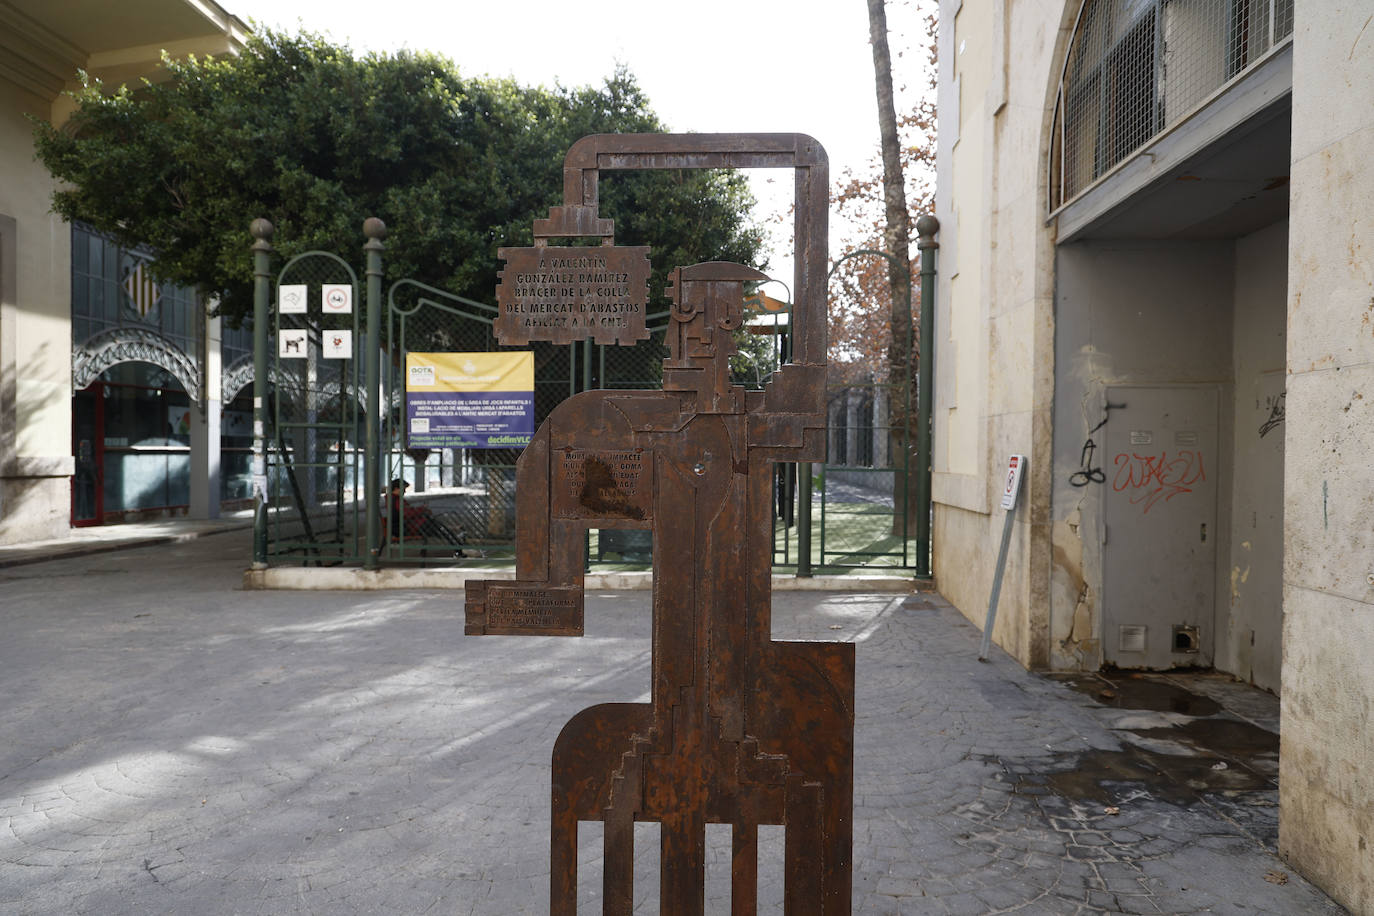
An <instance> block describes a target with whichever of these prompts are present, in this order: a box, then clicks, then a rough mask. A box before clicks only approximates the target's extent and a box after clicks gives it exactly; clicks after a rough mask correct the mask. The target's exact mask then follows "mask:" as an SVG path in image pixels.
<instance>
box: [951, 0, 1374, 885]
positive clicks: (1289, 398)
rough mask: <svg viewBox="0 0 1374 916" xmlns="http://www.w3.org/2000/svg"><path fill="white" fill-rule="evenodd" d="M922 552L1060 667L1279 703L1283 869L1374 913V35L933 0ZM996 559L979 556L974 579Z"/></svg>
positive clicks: (1028, 651)
mask: <svg viewBox="0 0 1374 916" xmlns="http://www.w3.org/2000/svg"><path fill="white" fill-rule="evenodd" d="M939 43H940V44H939V50H940V90H939V91H940V116H941V117H940V135H939V165H938V176H939V177H938V180H939V191H938V209H937V214H936V215H937V216H938V217H939V220H940V225H941V230H940V234H939V243H940V283H941V285H940V289H939V293H938V297H937V303H936V309H937V311H936V325H937V329H936V335H935V340H934V359H935V366H936V374H937V378H936V385H935V411H934V424H935V431H934V437H935V442H936V445H935V453H934V455H933V467H934V480H933V492H934V500H935V508H934V557H935V561H934V562H935V574H936V578H937V581H938V584H939V587H940V589H941V591H942V592H943V593H944V594H945V595H947V596H948V597H949V598H950V599H951V600H952V601H953V602H954V603H955V604H956V605H957V606H959V607H960V608H961V610H962V611H963V612H964V613H965V614H966V615H968V616H969V617H970V618H972V619H974V620H976V621H978V622H980V623H981V621H982V619H983V611H984V609H985V608H986V606H987V599H988V595H989V592H990V588H991V580H992V577H993V567H994V563H993V562H992V560H993V558H994V557H995V555H996V550H997V544H998V541H999V538H1000V531H1001V527H1002V515H1001V509H1000V507H999V506H998V503H997V500H996V498H995V496H996V495H997V494H998V493H999V492H1000V487H1001V481H1002V477H1003V475H1004V469H1005V465H1006V462H1007V459H1008V456H1009V455H1011V454H1014V453H1020V454H1025V455H1027V456H1029V459H1030V472H1029V475H1030V476H1029V487H1028V489H1027V493H1026V495H1027V500H1026V503H1025V504H1023V506H1022V508H1021V509H1020V510H1019V513H1020V514H1019V515H1018V517H1017V519H1016V522H1017V524H1016V529H1015V535H1014V537H1013V541H1012V549H1011V552H1010V559H1009V566H1008V570H1007V573H1006V583H1005V585H1004V586H1003V590H1002V597H1001V607H1000V612H999V617H998V620H997V624H996V627H995V631H994V638H995V640H996V642H997V643H998V644H999V645H1001V646H1003V647H1004V648H1005V649H1006V650H1007V651H1008V652H1010V653H1011V654H1012V655H1014V656H1015V657H1016V658H1017V659H1018V660H1020V661H1021V662H1022V663H1023V664H1025V665H1027V666H1030V667H1036V668H1051V669H1058V670H1096V669H1098V668H1099V667H1101V666H1104V665H1114V666H1119V667H1121V668H1142V669H1169V668H1174V667H1194V666H1202V667H1215V668H1216V669H1217V670H1219V671H1223V672H1227V673H1230V674H1232V675H1234V676H1236V677H1238V678H1241V679H1244V680H1246V681H1249V682H1252V683H1254V684H1256V685H1258V686H1261V687H1264V688H1266V689H1269V690H1271V691H1274V692H1276V693H1279V694H1280V697H1281V700H1282V708H1283V735H1282V753H1281V770H1282V775H1281V781H1280V787H1281V788H1280V792H1281V836H1280V845H1281V852H1282V853H1283V854H1284V855H1285V856H1287V857H1288V858H1289V859H1290V860H1291V861H1292V862H1293V864H1294V865H1295V866H1296V867H1297V868H1299V869H1300V870H1301V871H1303V873H1304V874H1306V875H1308V876H1309V877H1311V878H1312V879H1313V880H1315V881H1317V882H1318V883H1320V884H1322V885H1323V886H1324V887H1325V888H1326V889H1327V890H1328V891H1329V892H1330V893H1331V894H1332V895H1333V896H1334V897H1336V898H1337V899H1338V900H1341V901H1342V902H1343V903H1345V904H1346V905H1348V906H1350V907H1352V908H1353V909H1354V910H1356V911H1361V912H1363V911H1367V910H1369V909H1370V908H1374V852H1371V850H1370V841H1371V839H1374V808H1371V806H1370V804H1369V799H1370V798H1371V797H1372V796H1374V737H1371V735H1372V734H1374V733H1372V732H1371V730H1370V729H1369V715H1370V705H1369V703H1370V701H1369V695H1370V693H1371V691H1372V690H1374V614H1371V610H1374V608H1371V603H1374V560H1371V554H1370V547H1371V533H1370V532H1371V525H1370V518H1371V517H1374V515H1372V513H1374V473H1371V472H1370V470H1369V460H1368V456H1369V454H1370V453H1371V449H1374V422H1372V421H1374V417H1371V406H1370V402H1371V400H1374V384H1371V382H1374V259H1372V258H1371V256H1370V253H1369V252H1368V251H1367V250H1366V249H1365V248H1364V245H1365V243H1366V240H1367V238H1368V235H1369V233H1368V215H1367V214H1368V213H1369V212H1370V211H1371V209H1374V174H1371V173H1370V172H1369V170H1368V169H1367V168H1363V167H1362V163H1363V162H1365V161H1367V160H1368V158H1369V157H1370V155H1371V154H1374V23H1371V21H1370V20H1369V16H1368V10H1367V9H1364V8H1362V7H1360V6H1359V5H1354V4H1336V3H1316V2H1306V3H1303V2H1297V3H1295V2H1293V0H1086V2H1084V0H1017V2H1010V0H1008V2H1000V0H999V2H994V3H969V2H960V0H942V2H941V19H940V35H939ZM970 557H979V558H982V559H983V560H985V562H973V563H971V562H969V558H970Z"/></svg>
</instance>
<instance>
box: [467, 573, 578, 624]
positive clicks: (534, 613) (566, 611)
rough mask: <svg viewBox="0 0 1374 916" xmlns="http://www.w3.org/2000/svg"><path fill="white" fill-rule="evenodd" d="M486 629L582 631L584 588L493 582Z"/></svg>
mask: <svg viewBox="0 0 1374 916" xmlns="http://www.w3.org/2000/svg"><path fill="white" fill-rule="evenodd" d="M486 632H487V633H489V634H492V635H496V636H501V635H520V634H530V633H535V634H538V633H547V634H549V635H563V634H567V633H569V632H575V633H579V634H580V633H581V632H582V589H580V588H574V587H571V586H568V587H547V588H530V587H528V586H512V585H501V584H498V583H495V582H493V583H492V584H491V585H489V586H488V588H487V625H486Z"/></svg>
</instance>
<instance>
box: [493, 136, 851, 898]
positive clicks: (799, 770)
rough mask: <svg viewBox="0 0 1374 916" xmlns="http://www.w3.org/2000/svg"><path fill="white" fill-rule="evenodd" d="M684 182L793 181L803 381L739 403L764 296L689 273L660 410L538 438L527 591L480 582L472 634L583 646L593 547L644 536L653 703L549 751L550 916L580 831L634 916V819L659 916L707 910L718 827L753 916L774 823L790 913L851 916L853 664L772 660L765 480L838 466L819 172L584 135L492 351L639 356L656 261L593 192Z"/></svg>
mask: <svg viewBox="0 0 1374 916" xmlns="http://www.w3.org/2000/svg"><path fill="white" fill-rule="evenodd" d="M693 167H695V168H721V167H739V168H750V167H753V168H758V167H776V168H792V169H794V172H795V175H796V189H797V206H796V217H795V218H796V224H795V227H794V228H795V233H796V246H797V256H796V284H795V288H796V290H797V307H796V309H795V311H794V315H795V323H796V326H795V329H794V350H793V353H794V359H795V361H794V362H793V363H790V364H788V365H786V366H784V367H782V368H781V369H780V370H779V371H778V372H777V373H776V374H775V375H774V376H773V379H772V381H771V382H770V383H769V385H768V387H767V388H766V389H765V390H763V391H746V390H744V389H743V388H741V387H738V386H734V385H731V384H730V375H729V367H728V361H729V356H730V354H731V353H732V352H733V351H734V344H733V339H732V337H731V333H730V332H731V331H732V330H734V329H736V328H738V327H739V326H740V324H741V322H742V320H743V298H744V284H745V283H746V282H749V281H755V280H762V279H765V277H764V275H763V274H761V273H759V272H758V271H756V270H753V269H752V268H749V267H745V266H743V265H740V264H731V263H726V262H710V263H705V264H697V265H694V266H690V267H679V268H677V269H675V270H674V271H673V272H672V277H671V282H670V286H669V290H668V295H669V298H670V299H671V301H672V312H671V315H672V318H671V321H670V323H669V327H668V331H667V344H668V348H669V354H670V355H669V357H668V359H667V360H666V361H665V362H664V370H663V390H662V391H653V392H643V391H633V392H631V391H587V392H583V393H582V394H578V395H575V396H574V397H571V398H569V399H568V400H566V401H564V402H563V403H562V404H560V405H559V406H558V407H557V408H556V409H555V410H554V411H553V413H552V414H550V416H549V417H548V419H547V420H546V421H545V422H544V423H543V425H542V426H540V428H539V430H538V432H537V433H536V434H535V436H534V439H533V440H532V441H531V442H530V444H529V446H528V447H526V449H525V451H524V453H523V455H522V456H521V458H520V461H519V465H518V468H517V472H516V473H517V484H516V494H517V495H516V498H517V513H516V545H517V560H516V581H514V582H510V581H497V580H485V581H480V582H469V583H468V584H467V593H466V599H467V601H466V614H467V620H466V632H467V633H469V634H535V635H550V634H552V635H568V636H580V635H581V634H582V620H583V566H582V544H583V532H584V531H585V530H586V529H587V528H588V527H596V528H647V529H651V530H652V531H653V535H654V538H653V545H654V546H653V551H654V591H653V661H652V695H651V700H650V702H648V703H606V704H601V705H597V706H592V707H590V708H588V709H585V710H583V711H582V712H580V713H578V714H577V715H576V716H574V717H573V718H572V719H571V720H570V721H569V722H568V723H567V725H565V726H564V728H563V731H562V733H561V734H560V735H559V736H558V740H557V742H556V743H555V745H554V750H553V811H552V815H553V816H552V831H551V832H552V859H551V863H550V864H551V873H552V882H551V889H550V890H551V896H550V909H551V912H552V913H554V914H559V916H563V914H567V916H571V914H574V913H575V912H576V893H577V825H578V821H582V820H586V821H602V822H604V825H605V830H604V837H605V864H604V891H603V900H604V904H603V906H604V912H606V913H612V914H621V913H629V912H630V909H631V903H632V890H633V888H632V882H633V869H634V850H633V844H634V824H635V822H636V821H648V822H658V823H659V824H660V837H661V843H662V851H661V863H662V874H661V876H660V890H659V900H660V905H659V910H660V912H662V913H665V914H679V913H681V914H694V913H701V912H702V911H703V908H704V895H705V885H704V878H705V827H706V824H708V823H719V824H729V825H730V826H731V828H732V830H731V836H732V847H733V854H732V861H731V908H732V910H733V912H734V913H753V912H755V911H756V907H757V897H758V885H757V865H758V827H759V825H760V824H781V825H784V829H785V841H784V855H785V871H784V891H783V893H784V907H785V911H786V912H787V913H789V914H799V913H822V914H840V913H849V912H850V893H851V861H850V857H851V854H852V846H853V828H852V823H851V817H852V809H853V756H854V754H853V747H854V647H853V645H852V644H848V643H829V642H780V641H774V640H773V639H772V638H771V608H770V603H771V561H772V557H771V544H770V525H771V511H770V505H771V503H770V500H771V499H772V495H773V494H772V486H771V483H772V473H771V468H770V464H771V463H772V462H776V461H818V460H821V459H822V458H823V453H824V449H825V443H824V431H825V420H824V407H825V405H824V394H825V371H826V363H825V354H826V320H825V290H824V277H825V259H826V205H827V197H826V193H827V183H828V175H827V165H826V156H825V151H824V150H823V149H822V148H821V146H820V144H818V143H817V142H816V141H815V140H813V139H811V138H810V137H806V136H802V135H797V134H743V135H740V134H691V135H663V134H655V135H598V136H591V137H585V138H583V139H582V140H580V141H578V142H577V143H576V144H575V145H574V146H573V147H572V149H571V150H570V151H569V153H568V156H567V160H566V162H565V167H564V175H565V178H564V191H565V205H564V206H563V207H555V208H553V209H552V210H551V212H550V218H549V219H548V220H537V221H536V223H535V247H534V248H530V249H502V251H501V256H502V257H503V258H504V259H505V260H506V270H505V271H504V273H503V275H502V280H501V289H500V291H499V293H498V301H499V302H500V304H501V310H502V314H501V321H500V323H499V324H498V334H500V333H502V329H503V328H504V329H505V334H506V335H507V336H504V337H503V342H504V343H510V342H512V341H525V340H530V339H553V340H560V341H568V340H573V339H578V338H585V337H590V336H596V337H598V339H602V340H610V339H614V340H617V341H620V342H628V341H633V340H635V339H643V337H644V336H646V333H647V332H646V331H645V330H644V315H645V306H646V304H647V303H646V301H645V299H646V297H647V290H646V284H645V282H644V278H645V277H647V259H646V258H645V255H646V254H647V252H646V251H645V250H644V249H625V248H619V249H618V248H615V247H613V246H612V244H611V237H612V225H611V221H610V220H605V219H600V218H599V217H598V216H597V212H596V206H597V205H596V187H597V173H598V170H600V169H651V168H693ZM560 237H563V238H566V237H600V238H601V239H602V246H601V247H577V248H552V247H549V246H548V245H547V242H548V240H549V239H551V238H560Z"/></svg>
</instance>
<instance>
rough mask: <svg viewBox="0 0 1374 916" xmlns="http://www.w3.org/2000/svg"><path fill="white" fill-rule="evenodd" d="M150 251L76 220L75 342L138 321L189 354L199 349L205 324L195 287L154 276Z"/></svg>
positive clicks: (73, 264)
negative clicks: (127, 245) (130, 246)
mask: <svg viewBox="0 0 1374 916" xmlns="http://www.w3.org/2000/svg"><path fill="white" fill-rule="evenodd" d="M150 256H151V255H150V252H148V251H146V250H142V251H129V250H127V249H124V248H120V247H119V246H118V245H116V244H115V243H114V242H112V241H110V240H109V239H107V238H105V237H104V236H103V235H100V234H99V233H97V232H95V231H94V230H92V229H90V228H89V227H87V226H85V225H83V224H80V223H75V224H73V225H72V343H74V344H76V345H77V346H80V345H81V344H82V343H84V342H86V341H87V340H89V339H90V338H91V337H93V336H94V335H96V334H99V333H100V332H101V331H107V330H109V329H111V328H119V327H138V328H146V329H147V330H150V331H155V332H156V333H158V334H161V335H162V336H164V337H166V338H168V339H169V340H171V341H172V342H173V343H175V344H176V345H177V346H179V347H180V348H181V349H182V351H183V352H185V353H186V354H187V355H190V356H194V354H197V353H199V352H200V342H201V337H202V335H203V334H204V330H205V329H204V327H203V324H204V323H203V322H202V321H201V320H200V316H201V309H200V304H199V299H198V297H197V295H196V292H195V290H193V289H190V288H188V287H184V286H172V285H170V284H162V283H158V282H157V281H155V280H154V279H153V275H152V271H151V270H149V269H148V262H149V260H150Z"/></svg>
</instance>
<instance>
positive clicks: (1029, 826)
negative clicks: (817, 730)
mask: <svg viewBox="0 0 1374 916" xmlns="http://www.w3.org/2000/svg"><path fill="white" fill-rule="evenodd" d="M249 549H250V540H249V535H248V533H247V532H241V531H240V532H231V533H228V534H223V535H217V536H215V537H207V538H202V539H199V540H194V541H189V542H185V543H174V544H167V545H160V546H155V547H147V548H139V549H134V550H125V551H121V552H117V553H109V554H101V555H95V556H89V557H80V558H73V559H66V560H62V561H60V562H59V561H54V562H51V563H40V564H35V565H31V566H24V567H16V568H13V569H9V570H0V596H3V597H2V598H0V689H3V692H4V696H5V697H6V702H5V704H4V705H3V707H0V735H2V736H3V740H2V741H0V911H3V912H6V913H11V912H13V913H25V914H49V913H51V914H56V913H64V914H66V913H99V914H122V913H140V914H141V913H197V914H219V913H225V914H228V913H317V912H318V913H374V912H390V913H426V912H433V913H439V912H443V913H454V912H457V913H473V914H479V913H480V914H493V916H507V914H517V913H541V912H546V911H547V905H548V889H547V885H548V821H549V812H548V795H549V754H550V751H551V748H552V746H553V741H554V738H555V737H556V736H557V734H558V732H559V729H561V727H562V725H563V723H564V722H565V721H567V719H568V718H570V717H571V716H572V715H573V714H574V713H576V712H577V711H578V710H580V709H583V708H584V707H586V706H590V705H592V704H594V703H600V702H608V701H624V700H630V701H634V700H643V699H647V696H648V687H649V684H648V672H649V652H650V646H649V638H648V637H649V619H648V606H649V596H648V593H646V592H596V591H592V592H589V593H588V595H587V636H586V637H584V638H582V639H559V638H552V637H550V638H529V637H523V638H516V637H480V638H479V637H465V636H463V635H462V631H463V620H462V604H461V602H462V597H461V592H438V591H418V590H416V591H398V592H390V593H377V592H244V591H240V590H238V588H237V586H238V582H239V578H240V574H241V571H242V568H243V566H244V565H245V563H246V560H247V557H248V555H249ZM774 635H775V637H776V638H785V639H848V640H853V641H854V642H855V643H856V644H857V656H858V674H857V726H856V736H855V738H856V750H855V772H856V777H855V810H854V819H855V837H854V863H855V868H854V910H855V912H857V913H878V914H897V913H913V914H927V913H928V914H946V913H949V914H955V913H970V914H982V913H1020V914H1079V913H1235V914H1241V913H1244V914H1247V916H1254V914H1284V916H1292V914H1308V913H1313V914H1338V913H1342V912H1344V911H1343V910H1341V909H1340V908H1339V907H1338V906H1336V905H1335V904H1333V903H1332V902H1331V901H1330V900H1328V899H1327V898H1326V897H1325V896H1324V895H1323V894H1322V893H1321V892H1320V891H1319V890H1317V889H1316V888H1314V887H1312V886H1311V885H1309V884H1308V883H1306V882H1305V881H1303V880H1302V878H1301V877H1299V876H1298V875H1297V874H1296V873H1294V872H1292V871H1291V870H1289V869H1288V868H1287V867H1286V866H1285V864H1284V863H1283V862H1282V861H1281V860H1279V859H1278V858H1277V857H1276V855H1275V852H1274V842H1275V836H1276V829H1277V824H1276V821H1277V807H1276V804H1277V793H1276V791H1275V782H1274V780H1275V778H1276V777H1275V775H1274V773H1275V772H1276V766H1274V761H1273V760H1272V759H1271V757H1270V755H1269V753H1268V751H1267V749H1266V747H1265V746H1264V742H1263V741H1260V742H1258V744H1257V747H1252V748H1250V749H1248V750H1245V751H1244V752H1241V751H1235V750H1234V749H1228V748H1227V747H1222V746H1220V745H1218V746H1210V745H1208V744H1207V740H1204V738H1205V736H1203V737H1199V735H1201V732H1199V731H1198V730H1197V729H1193V730H1192V731H1189V730H1188V729H1190V728H1192V726H1193V725H1195V724H1196V723H1197V722H1199V721H1201V722H1203V723H1204V725H1207V727H1208V728H1209V729H1212V730H1213V731H1214V730H1215V729H1214V728H1213V726H1216V725H1217V724H1218V723H1220V724H1221V725H1223V726H1228V727H1229V726H1230V725H1231V724H1232V723H1244V727H1245V728H1249V729H1259V730H1260V731H1261V732H1262V731H1263V730H1264V729H1269V730H1271V731H1272V729H1273V728H1275V727H1276V726H1277V701H1276V700H1274V699H1273V698H1272V697H1269V696H1267V695H1265V694H1261V693H1259V692H1258V691H1253V690H1251V689H1249V688H1246V687H1243V686H1240V685H1235V684H1231V683H1230V682H1229V681H1227V680H1226V679H1225V678H1220V677H1216V676H1206V675H1171V676H1169V677H1167V678H1157V679H1147V680H1148V681H1149V682H1150V683H1156V682H1159V681H1162V682H1164V684H1165V686H1166V687H1167V688H1168V689H1169V690H1173V691H1175V693H1177V692H1180V691H1181V692H1183V693H1185V694H1187V695H1189V696H1193V697H1197V696H1204V697H1206V698H1209V699H1211V700H1214V701H1216V702H1215V703H1214V704H1213V705H1214V706H1215V710H1214V711H1209V712H1207V714H1206V715H1199V714H1197V713H1198V710H1197V709H1191V708H1188V709H1187V711H1184V712H1180V711H1177V709H1171V708H1165V709H1163V710H1160V709H1139V708H1130V707H1129V706H1123V705H1109V704H1106V703H1104V702H1103V697H1106V696H1107V695H1108V694H1112V695H1115V694H1116V693H1117V692H1129V691H1128V690H1127V688H1128V687H1129V686H1130V685H1128V684H1126V685H1124V686H1123V684H1124V682H1117V681H1113V682H1111V683H1108V682H1106V681H1103V682H1101V683H1098V682H1097V681H1093V680H1092V677H1093V676H1082V677H1080V678H1078V679H1064V678H1049V677H1044V676H1039V675H1035V674H1029V673H1027V672H1025V671H1023V670H1021V668H1020V667H1019V666H1018V665H1017V664H1016V663H1015V662H1013V661H1012V660H1011V659H1010V658H1008V657H1007V656H1005V655H1004V654H1002V653H1000V652H994V655H993V658H992V659H991V661H990V662H988V663H979V662H978V661H977V659H976V656H977V651H978V631H977V629H976V628H975V627H974V626H972V625H971V624H969V623H968V622H967V621H966V620H964V618H963V617H962V616H961V615H959V614H958V613H957V612H956V611H954V610H953V609H952V608H950V607H949V606H948V605H947V604H946V603H945V602H944V601H943V600H942V599H940V598H939V596H936V595H921V596H914V597H909V598H904V597H903V596H892V595H856V594H838V593H805V592H801V593H785V594H784V593H779V594H777V595H775V596H774ZM1127 699H1129V697H1127ZM1209 708H1210V707H1209ZM1236 727H1237V728H1239V727H1241V726H1236ZM1223 731H1224V729H1223ZM1208 740H1210V739H1208ZM1218 764H1224V766H1221V767H1218V766H1217V765H1218ZM654 830H655V827H654V826H653V825H639V826H638V829H637V840H639V841H640V842H637V843H636V855H637V869H636V871H637V880H636V898H637V907H636V910H637V912H646V913H651V912H655V911H656V909H657V906H656V904H657V901H656V896H657V895H656V887H655V885H654V881H653V875H654V873H655V869H656V865H657V850H656V848H655V846H654V844H653V842H652V837H653V832H654ZM728 842H729V838H728V829H727V830H724V831H722V830H721V829H719V828H713V829H712V830H710V831H708V845H709V863H708V871H707V899H708V905H707V910H708V912H723V911H725V909H726V907H727V906H728V903H727V901H728V896H729V886H728V877H727V876H726V873H728V856H727V855H726V854H725V852H724V850H725V849H726V847H728ZM780 844H781V829H780V828H775V829H774V830H772V831H768V830H764V831H762V836H761V845H762V847H763V848H762V854H761V864H760V869H761V874H762V879H763V880H762V882H761V888H760V896H761V899H762V900H764V901H771V902H769V903H768V905H767V906H765V907H764V909H765V911H767V912H780V906H779V905H778V903H777V901H779V900H780V898H781V887H780V881H781V873H782V868H781V859H780V852H779V850H780ZM599 855H600V847H599V844H598V842H597V839H596V830H594V829H589V830H584V832H583V836H582V838H581V853H580V860H581V872H582V891H581V893H582V896H583V898H584V900H583V902H584V903H585V909H586V911H587V912H599V909H600V907H599V902H598V895H599V888H598V887H597V886H596V880H595V878H596V875H597V873H598V871H599V868H600V861H599Z"/></svg>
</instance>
